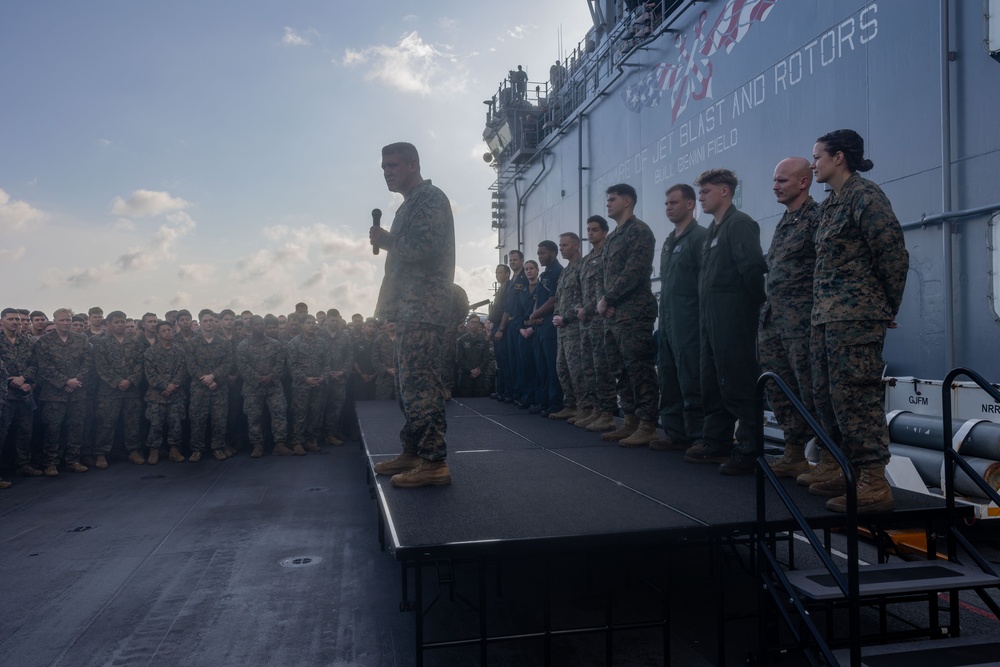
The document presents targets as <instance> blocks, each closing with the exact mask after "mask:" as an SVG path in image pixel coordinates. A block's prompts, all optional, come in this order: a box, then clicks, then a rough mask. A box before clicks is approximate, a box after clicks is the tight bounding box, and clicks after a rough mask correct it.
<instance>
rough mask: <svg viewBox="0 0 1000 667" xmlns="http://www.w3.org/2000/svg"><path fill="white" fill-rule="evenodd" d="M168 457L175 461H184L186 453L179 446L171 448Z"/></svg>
mask: <svg viewBox="0 0 1000 667" xmlns="http://www.w3.org/2000/svg"><path fill="white" fill-rule="evenodd" d="M167 458H168V459H170V460H171V461H173V462H174V463H184V455H183V454H181V450H180V449H178V448H177V447H171V448H170V451H169V452H167Z"/></svg>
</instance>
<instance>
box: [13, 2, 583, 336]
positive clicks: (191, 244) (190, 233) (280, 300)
mask: <svg viewBox="0 0 1000 667" xmlns="http://www.w3.org/2000/svg"><path fill="white" fill-rule="evenodd" d="M590 26H591V19H590V14H589V11H588V8H587V4H586V3H585V2H584V1H583V0H556V1H553V2H546V3H539V2H531V1H529V0H508V1H507V2H504V3H502V4H495V3H485V2H483V3H479V2H468V1H467V0H443V1H440V2H433V3H412V2H401V1H398V0H383V2H379V3H358V2H347V1H346V0H343V1H342V0H283V1H282V2H274V1H269V2H268V1H263V0H240V1H239V2H236V1H235V0H229V1H228V2H223V1H218V0H217V1H214V2H211V1H205V0H197V1H190V0H173V1H172V2H164V3H154V2H134V1H132V0H117V1H111V0H90V1H88V2H79V1H77V0H58V1H45V0H41V1H40V0H5V2H4V3H3V5H2V7H0V82H2V92H0V281H2V285H3V289H2V292H0V294H2V305H3V307H7V306H14V307H19V308H30V309H32V310H35V309H39V310H43V311H45V312H46V313H47V314H48V315H50V316H51V314H52V311H53V310H55V309H56V308H59V307H69V308H72V309H73V310H74V311H76V312H85V311H86V310H87V309H88V308H89V307H91V306H95V305H97V306H101V307H102V308H103V309H104V311H105V313H107V312H110V311H111V310H123V311H125V312H126V313H127V314H128V315H129V316H135V317H139V316H141V315H142V314H143V313H145V312H146V311H152V312H154V313H156V314H158V315H161V316H162V314H163V313H164V312H166V311H167V310H170V309H179V308H187V309H189V310H192V311H195V312H196V311H197V310H199V309H201V308H206V307H207V308H213V309H215V310H221V309H223V308H233V309H234V310H236V311H237V312H239V311H240V310H243V309H250V310H252V311H254V312H258V313H264V312H273V313H276V314H278V313H288V312H291V311H292V310H293V307H294V305H295V303H297V302H299V301H305V302H306V303H307V304H308V305H309V307H310V310H311V311H313V312H315V311H316V310H318V309H320V308H322V309H327V308H338V309H340V311H341V313H343V314H344V315H345V316H349V315H350V314H351V313H354V312H360V313H362V314H364V315H366V316H367V315H371V314H372V312H373V311H374V307H375V300H376V298H377V294H378V286H379V284H380V283H381V279H382V274H383V265H384V261H385V254H384V253H383V254H381V255H379V256H377V257H375V256H373V255H372V251H371V246H370V245H369V244H368V228H369V227H370V226H371V210H372V209H373V208H380V209H381V210H382V211H383V212H384V215H383V219H382V220H383V225H388V223H389V222H390V221H391V220H392V216H393V214H394V212H395V210H396V209H397V208H398V206H399V204H400V203H401V202H402V198H401V197H400V196H399V195H396V194H393V193H390V192H388V191H387V190H386V188H385V182H384V181H383V180H382V174H381V170H380V168H379V164H380V161H381V154H380V151H381V147H382V146H384V145H385V144H388V143H392V142H395V141H409V142H411V143H413V144H415V145H416V146H417V148H418V150H419V151H420V156H421V168H422V174H423V176H424V178H429V179H431V180H432V181H433V182H434V184H435V185H437V186H438V187H440V188H441V189H442V190H443V191H444V192H445V193H446V194H447V195H448V196H449V198H450V200H451V204H452V209H453V211H454V214H455V226H456V254H457V262H456V264H457V265H456V273H455V276H456V282H457V283H458V284H460V285H461V286H462V287H464V288H465V290H466V291H467V292H468V294H469V298H470V301H472V302H476V301H480V300H483V299H487V298H490V297H492V294H493V290H492V286H493V281H494V277H493V276H494V268H495V266H496V263H497V261H498V258H499V254H498V251H497V250H496V249H495V246H496V244H497V235H496V232H494V231H492V230H491V229H490V193H489V186H490V185H491V184H492V183H493V181H494V180H495V177H496V174H495V171H494V170H493V168H491V167H490V166H488V165H487V164H486V163H485V162H484V161H483V158H482V156H483V153H484V152H486V146H485V144H484V143H483V142H482V131H483V127H484V123H485V119H486V115H485V114H486V107H485V105H484V104H483V100H486V99H488V98H489V97H490V96H491V95H492V94H493V93H494V92H495V90H496V89H497V87H498V86H499V85H500V83H501V82H502V80H503V79H504V78H505V77H506V76H507V72H508V70H511V69H516V67H517V65H523V66H524V69H525V70H526V71H527V72H528V75H529V80H530V81H531V82H532V83H534V82H536V81H538V82H541V81H544V80H546V79H547V78H548V68H549V66H550V65H551V64H552V63H553V62H554V61H555V59H556V58H560V57H562V56H563V55H564V54H565V52H566V51H567V50H570V49H572V47H573V46H574V45H575V44H576V43H577V42H578V41H580V40H581V39H582V38H583V36H584V35H585V33H586V31H587V30H588V29H589V27H590ZM560 43H562V44H563V46H564V49H563V50H562V51H560V49H559V45H560Z"/></svg>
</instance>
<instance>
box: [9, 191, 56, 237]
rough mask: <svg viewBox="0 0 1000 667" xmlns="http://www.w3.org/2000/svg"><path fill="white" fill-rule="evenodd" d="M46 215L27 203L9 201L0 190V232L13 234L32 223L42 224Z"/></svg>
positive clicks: (14, 200)
mask: <svg viewBox="0 0 1000 667" xmlns="http://www.w3.org/2000/svg"><path fill="white" fill-rule="evenodd" d="M47 217H48V215H47V214H46V213H44V212H42V211H39V210H38V209H37V208H34V207H33V206H31V204H28V203H27V202H23V201H18V200H16V199H11V198H10V195H9V194H7V192H6V191H4V190H3V189H0V230H4V231H8V232H13V231H16V230H18V229H21V228H22V227H24V226H25V225H28V224H30V223H33V222H42V221H43V220H45V219H46V218H47Z"/></svg>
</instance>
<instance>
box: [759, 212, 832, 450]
mask: <svg viewBox="0 0 1000 667" xmlns="http://www.w3.org/2000/svg"><path fill="white" fill-rule="evenodd" d="M819 217H820V216H819V204H817V203H816V202H815V201H814V200H813V198H812V197H808V198H806V200H805V201H804V202H803V203H802V206H800V207H799V208H798V210H796V211H786V212H785V214H784V215H782V216H781V220H780V221H779V222H778V226H777V228H776V229H775V230H774V238H773V239H772V240H771V247H770V248H768V251H767V301H766V302H765V303H764V307H763V308H761V311H760V325H759V327H758V332H757V338H758V341H757V349H758V351H759V352H760V366H761V369H762V370H765V371H773V372H774V373H777V374H778V377H780V378H781V379H782V380H784V381H785V384H787V385H788V387H789V388H790V389H791V390H792V391H793V392H794V393H795V395H796V396H798V397H799V399H800V400H801V401H802V404H803V405H804V406H805V408H806V409H807V410H808V411H809V413H810V414H814V408H813V400H812V395H813V390H812V368H811V363H812V362H811V359H810V355H809V334H810V331H811V325H810V323H809V318H810V315H811V313H812V307H813V272H814V271H815V268H816V245H815V242H814V237H815V235H816V226H817V225H818V224H819ZM767 402H768V403H769V404H770V406H771V409H772V410H774V415H775V417H776V418H777V420H778V425H779V426H781V429H782V430H783V431H784V433H785V444H788V445H797V446H798V445H805V444H806V442H808V441H809V439H810V438H811V437H812V434H811V431H810V429H809V426H808V424H806V421H805V419H803V418H802V415H800V414H799V412H798V410H796V409H795V408H793V407H792V404H791V403H790V402H789V400H788V398H787V397H786V396H785V393H784V392H783V391H781V390H780V389H778V388H777V387H775V386H774V385H773V384H768V385H767Z"/></svg>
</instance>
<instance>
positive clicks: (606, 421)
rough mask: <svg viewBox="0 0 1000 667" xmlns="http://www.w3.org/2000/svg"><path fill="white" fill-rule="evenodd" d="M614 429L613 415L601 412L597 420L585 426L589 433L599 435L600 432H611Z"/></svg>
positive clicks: (615, 425)
mask: <svg viewBox="0 0 1000 667" xmlns="http://www.w3.org/2000/svg"><path fill="white" fill-rule="evenodd" d="M616 427H617V424H616V423H615V416H614V414H612V413H611V412H607V411H605V412H601V414H600V416H598V417H597V419H595V420H594V421H592V422H590V423H589V424H587V426H586V429H587V430H588V431H590V432H591V433H600V432H602V431H613V430H615V428H616ZM630 435H631V434H630Z"/></svg>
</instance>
